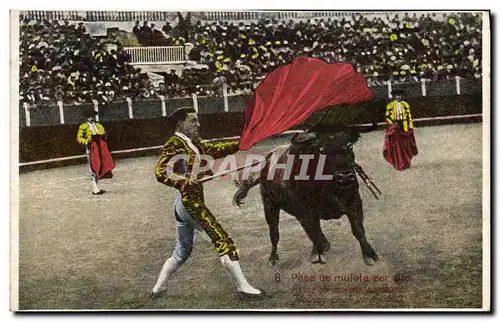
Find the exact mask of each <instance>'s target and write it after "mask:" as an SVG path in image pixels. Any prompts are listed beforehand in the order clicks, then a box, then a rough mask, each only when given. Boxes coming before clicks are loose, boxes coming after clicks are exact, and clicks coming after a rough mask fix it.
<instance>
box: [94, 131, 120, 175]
mask: <svg viewBox="0 0 500 321" xmlns="http://www.w3.org/2000/svg"><path fill="white" fill-rule="evenodd" d="M90 166H91V167H92V170H93V171H94V173H96V175H97V178H99V179H101V178H111V177H113V172H112V170H113V169H114V168H115V162H114V160H113V157H112V156H111V153H110V152H109V149H108V143H106V141H105V140H104V139H97V140H92V143H91V145H90Z"/></svg>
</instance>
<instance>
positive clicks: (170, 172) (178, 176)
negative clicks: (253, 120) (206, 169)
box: [155, 135, 239, 191]
mask: <svg viewBox="0 0 500 321" xmlns="http://www.w3.org/2000/svg"><path fill="white" fill-rule="evenodd" d="M192 143H193V144H194V145H195V147H196V148H198V150H199V152H200V153H201V154H204V155H210V156H212V157H213V158H214V159H217V158H222V157H225V156H227V155H230V154H234V153H236V152H237V151H238V150H239V142H238V141H229V142H203V141H201V139H193V140H192ZM180 154H185V155H188V156H189V160H188V161H186V162H184V169H185V171H186V172H185V173H183V168H182V165H181V163H180V161H177V162H175V164H174V166H173V167H171V168H169V169H168V168H167V167H168V166H167V165H168V163H169V161H170V159H172V157H174V156H175V155H180ZM195 157H196V152H195V151H194V150H193V149H192V148H191V147H190V146H189V145H188V143H187V142H186V141H184V140H183V139H182V138H180V137H178V136H177V135H173V136H171V137H170V138H169V139H168V140H167V142H166V143H165V145H164V146H163V150H162V152H161V155H160V158H159V160H158V163H157V165H156V170H155V173H156V179H157V180H158V181H159V182H161V183H163V184H165V185H167V186H171V187H174V188H176V189H178V190H179V191H183V190H184V187H185V186H186V184H187V183H188V182H189V179H190V177H191V172H192V169H193V164H194V162H195ZM201 165H202V166H203V164H201ZM205 174H206V173H198V177H197V179H200V178H202V177H203V175H205Z"/></svg>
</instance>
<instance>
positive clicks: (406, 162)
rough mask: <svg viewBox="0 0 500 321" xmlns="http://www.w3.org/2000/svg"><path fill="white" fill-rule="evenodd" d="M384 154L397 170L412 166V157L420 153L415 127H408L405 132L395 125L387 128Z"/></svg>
mask: <svg viewBox="0 0 500 321" xmlns="http://www.w3.org/2000/svg"><path fill="white" fill-rule="evenodd" d="M383 155H384V158H385V160H386V161H387V162H388V163H389V164H391V165H392V166H394V168H395V169H397V170H404V169H407V168H410V166H411V160H412V158H413V157H414V156H416V155H418V149H417V142H416V141H415V135H414V133H413V129H412V128H408V131H407V132H405V131H404V130H403V129H402V128H399V127H397V126H395V125H392V126H389V127H388V128H387V129H386V130H385V139H384V150H383Z"/></svg>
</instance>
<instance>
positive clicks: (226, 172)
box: [198, 162, 260, 183]
mask: <svg viewBox="0 0 500 321" xmlns="http://www.w3.org/2000/svg"><path fill="white" fill-rule="evenodd" d="M257 164H260V162H256V163H253V164H245V165H242V166H240V167H237V168H232V169H228V170H226V171H223V172H221V173H217V174H215V175H212V176H207V177H203V178H202V179H200V180H199V181H198V182H200V183H205V182H208V181H211V180H213V179H214V178H217V177H221V176H224V175H228V174H231V173H234V172H238V171H240V170H242V169H245V168H247V167H253V166H255V165H257Z"/></svg>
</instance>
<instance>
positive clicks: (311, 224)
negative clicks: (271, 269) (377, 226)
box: [233, 125, 378, 265]
mask: <svg viewBox="0 0 500 321" xmlns="http://www.w3.org/2000/svg"><path fill="white" fill-rule="evenodd" d="M374 126H376V125H374ZM373 129H374V127H372V128H370V129H369V130H373ZM369 130H364V131H369ZM360 132H361V130H360V129H358V128H356V129H354V128H347V127H343V128H342V130H337V131H336V132H332V130H331V128H330V129H327V130H326V132H325V130H317V131H315V132H312V133H308V134H300V135H295V136H294V137H293V138H292V143H291V144H288V145H284V146H282V147H278V148H276V149H274V150H273V151H271V152H270V153H269V154H267V155H266V165H265V167H264V168H263V169H262V170H261V171H260V172H259V173H255V175H254V176H249V178H248V179H247V180H243V181H242V182H240V183H239V184H238V185H239V188H238V190H237V191H236V193H235V195H234V198H233V204H236V205H237V206H240V205H241V204H243V199H244V198H245V197H246V196H247V194H248V191H249V190H250V189H251V188H252V187H254V186H256V185H258V184H259V183H260V194H261V198H262V202H263V206H264V212H265V217H266V221H267V224H268V226H269V234H270V238H271V243H272V250H271V255H270V257H269V264H270V265H275V264H276V262H277V261H278V260H279V257H278V242H279V215H280V210H284V211H285V212H287V213H288V214H290V215H292V216H294V217H295V218H296V219H297V220H298V221H299V223H300V224H301V225H302V227H303V229H304V230H305V232H306V233H307V236H308V237H309V238H310V240H311V241H312V243H313V247H312V253H311V257H310V261H311V262H312V263H322V264H324V263H326V261H325V256H324V254H325V252H326V251H328V249H329V248H330V242H328V240H327V239H326V237H325V235H324V234H323V231H322V230H321V224H320V220H331V219H339V218H341V217H342V216H343V215H347V217H348V219H349V223H350V225H351V230H352V233H353V234H354V236H355V237H356V239H357V240H358V241H359V244H360V246H361V252H362V257H363V260H364V262H365V264H367V265H372V264H374V263H375V261H378V256H377V254H376V253H375V251H374V250H373V248H372V247H371V246H370V244H369V243H368V241H367V240H366V236H365V229H364V227H363V204H362V200H361V196H360V194H359V184H358V181H357V178H356V172H355V170H354V165H353V162H354V152H353V149H352V147H353V145H354V144H355V143H356V142H357V140H358V139H359V137H360V135H359V133H360ZM306 154H307V155H314V160H317V159H319V156H320V155H322V154H323V155H325V156H323V157H324V158H325V159H326V161H325V162H324V167H323V168H324V170H323V172H322V173H323V174H324V175H333V179H330V180H315V172H316V170H317V168H316V166H315V165H317V163H315V162H314V161H310V165H311V163H313V164H312V166H309V167H308V172H307V173H308V174H310V179H309V180H297V179H294V177H296V176H294V175H297V173H299V170H298V168H300V165H301V163H302V160H300V159H299V155H306ZM289 155H294V159H295V161H294V166H293V168H294V169H293V170H292V173H291V175H290V179H283V175H282V174H283V173H284V170H282V172H281V173H282V174H278V173H279V169H278V170H275V172H274V173H275V174H274V175H272V176H270V177H268V173H269V171H270V170H271V168H270V166H272V165H271V160H272V158H276V157H277V158H278V163H279V164H285V163H286V162H287V159H288V158H287V157H288V156H289ZM275 163H276V161H275ZM271 172H272V170H271Z"/></svg>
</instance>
